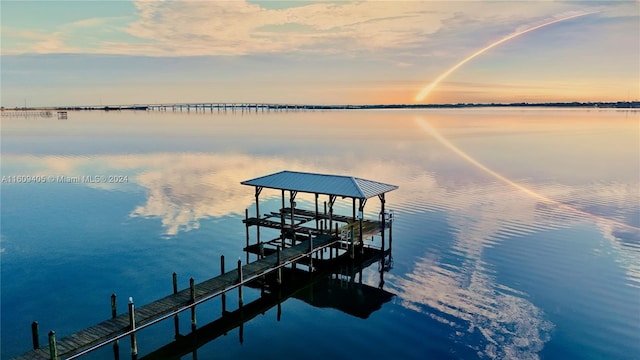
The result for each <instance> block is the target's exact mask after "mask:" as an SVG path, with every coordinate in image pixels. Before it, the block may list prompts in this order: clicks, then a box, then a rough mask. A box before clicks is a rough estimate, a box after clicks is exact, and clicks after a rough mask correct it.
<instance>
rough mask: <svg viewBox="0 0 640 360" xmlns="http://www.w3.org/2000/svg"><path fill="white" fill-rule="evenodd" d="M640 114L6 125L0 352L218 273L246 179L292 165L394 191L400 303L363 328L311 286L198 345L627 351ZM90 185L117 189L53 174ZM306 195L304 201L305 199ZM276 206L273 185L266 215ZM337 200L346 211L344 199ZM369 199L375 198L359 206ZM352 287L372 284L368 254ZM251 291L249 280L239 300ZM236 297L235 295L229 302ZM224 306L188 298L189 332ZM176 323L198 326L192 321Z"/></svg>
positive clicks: (216, 349) (632, 325)
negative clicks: (113, 305)
mask: <svg viewBox="0 0 640 360" xmlns="http://www.w3.org/2000/svg"><path fill="white" fill-rule="evenodd" d="M639 121H640V116H639V114H638V113H637V112H622V111H614V110H598V111H595V110H583V109H562V110H556V109H517V110H512V109H473V110H437V111H435V110H424V111H346V112H341V111H326V112H269V113H261V112H260V113H251V112H239V111H238V112H227V113H218V112H216V111H215V110H214V111H213V112H209V111H207V112H193V111H192V112H190V113H186V112H171V111H169V112H126V111H123V112H109V113H104V112H70V113H69V119H68V120H57V119H53V118H31V117H30V118H24V117H15V116H3V117H2V143H1V146H2V149H1V150H2V159H1V160H2V177H3V183H2V187H1V195H0V200H1V202H0V205H1V231H0V236H1V237H0V249H1V250H0V251H1V252H0V256H1V265H2V267H1V286H2V288H1V322H2V323H1V358H2V359H9V358H12V357H14V356H17V355H19V354H21V353H23V352H25V351H27V350H29V349H30V348H31V334H30V324H31V322H32V321H34V320H37V321H38V322H39V324H40V329H41V339H40V341H41V343H44V342H45V333H46V332H48V331H49V330H55V331H56V336H57V337H59V338H61V337H64V336H65V335H69V334H72V333H74V332H76V331H78V330H81V329H83V328H85V327H88V326H91V325H94V324H97V323H99V322H101V321H103V320H105V319H107V318H108V317H109V316H110V296H111V294H112V293H115V294H117V296H118V307H119V308H118V310H119V312H124V311H126V301H127V299H128V297H129V296H132V297H134V299H135V302H136V304H137V305H138V306H141V305H143V304H146V303H149V302H151V301H154V300H156V299H158V298H161V297H164V296H166V295H168V294H169V293H170V292H171V289H172V286H171V274H172V273H173V272H176V273H177V274H178V279H179V287H180V288H181V289H182V288H186V287H187V286H188V279H189V278H190V277H193V278H194V279H195V280H196V281H197V282H199V281H203V280H205V279H208V278H210V277H213V276H215V275H217V274H218V273H219V269H220V255H225V256H226V258H227V259H231V260H230V261H228V264H231V263H234V262H235V259H236V257H239V258H242V259H243V261H244V259H245V255H244V253H243V252H242V248H243V247H244V244H245V226H244V224H243V223H242V219H243V218H244V212H245V209H248V211H249V213H250V214H253V213H255V204H254V189H253V188H251V187H246V186H243V185H241V184H240V182H241V181H244V180H248V179H251V178H255V177H258V176H262V175H266V174H270V173H274V172H277V171H282V170H296V171H309V172H320V173H329V174H341V175H352V176H356V177H360V178H364V179H371V180H377V181H381V182H385V183H390V184H395V185H398V186H399V189H398V190H396V191H393V192H390V193H388V194H387V203H386V207H387V209H389V208H390V209H393V210H394V214H395V218H396V221H395V222H394V225H393V252H392V254H393V267H392V268H391V269H390V270H389V271H388V272H385V273H384V274H383V277H384V283H382V288H383V289H384V290H385V291H387V292H389V293H391V294H393V297H392V298H391V300H390V301H387V302H384V303H383V304H382V306H381V307H380V308H379V309H377V310H376V311H373V312H372V313H371V314H370V315H369V316H368V317H366V318H365V319H363V318H360V317H357V316H354V315H353V314H350V313H348V312H345V311H344V309H342V306H338V305H336V304H334V305H333V306H328V307H327V306H319V305H318V306H312V305H310V304H309V302H307V301H305V297H304V296H303V294H308V292H309V291H311V290H309V289H307V290H305V291H306V292H301V293H300V294H299V295H298V296H296V297H292V298H289V299H287V300H285V301H284V302H283V303H282V307H281V319H280V321H278V311H277V308H276V307H272V308H270V309H268V310H266V311H265V313H264V314H260V315H258V316H257V317H255V318H253V319H251V320H250V321H248V322H246V323H245V324H244V325H243V329H242V342H240V329H238V328H236V329H232V330H230V331H228V332H227V334H226V335H221V336H220V337H217V338H216V339H215V340H213V341H210V342H208V343H206V344H205V345H203V346H202V347H200V348H198V350H197V356H198V357H199V358H202V359H208V358H213V357H215V358H233V359H236V358H285V357H287V358H305V359H327V358H333V359H348V358H349V359H351V358H371V359H383V358H384V359H389V358H394V359H395V358H402V359H425V358H438V359H470V358H481V359H487V358H489V359H515V358H517V359H536V358H547V359H568V358H571V359H613V358H615V359H637V358H639V354H640V229H639V227H640V209H639V208H640V206H639V204H640V179H639V177H640V175H639V174H640V159H639V154H638V148H639V146H640V140H639V138H638V137H639V131H638V128H639ZM21 176H31V177H40V178H39V179H43V178H44V179H48V181H46V182H43V181H42V180H40V181H36V180H33V178H32V180H29V181H27V182H25V181H24V178H21ZM81 176H98V177H102V176H106V177H109V176H116V177H119V178H120V179H121V182H119V183H73V182H69V181H64V179H73V178H74V177H81ZM18 179H22V180H18ZM122 179H126V181H125V180H122ZM326 200H327V199H324V198H322V199H321V201H326ZM297 201H298V206H299V207H304V208H308V209H313V198H312V197H308V196H305V195H303V194H300V195H299V198H298V199H297ZM279 206H280V193H279V191H271V190H269V189H265V190H264V191H263V193H262V194H261V203H260V211H261V212H268V211H274V210H276V209H277V208H278V207H279ZM336 207H337V211H338V212H342V213H343V214H347V215H350V213H351V202H350V200H349V199H338V200H337V203H336ZM379 210H380V204H379V201H378V199H376V198H373V199H370V200H369V201H368V202H367V205H366V208H365V215H366V216H368V217H373V218H375V217H376V216H377V213H378V212H379ZM263 234H264V235H262V236H266V237H268V236H271V235H273V236H274V237H275V236H277V234H275V233H269V232H268V231H267V230H265V232H264V233H263ZM250 236H251V237H252V238H253V237H254V236H255V234H254V232H253V230H252V232H251V233H250ZM362 283H363V285H364V286H365V287H370V288H375V289H377V288H379V287H380V285H381V279H380V273H379V271H378V264H373V265H372V266H370V267H369V268H367V269H366V270H365V271H364V272H363V274H362ZM331 284H333V285H336V286H338V285H339V284H340V282H339V281H337V282H333V283H331ZM345 286H346V285H345ZM316 290H317V289H316ZM318 291H319V290H318ZM332 291H334V292H335V291H337V290H335V289H334V290H332ZM318 294H320V293H318ZM318 294H316V295H314V296H315V297H318V296H320V295H318ZM335 296H337V295H335ZM259 297H260V292H259V291H258V290H254V289H245V299H244V301H245V304H246V303H249V302H251V301H253V300H256V299H258V298H259ZM237 301H238V298H237V294H236V293H235V292H233V293H230V294H229V296H228V298H227V302H228V307H229V309H230V310H235V309H236V308H237ZM220 309H221V304H220V300H219V299H215V300H212V301H211V302H210V303H207V304H204V305H202V306H200V307H198V326H199V327H203V326H205V325H206V324H207V323H209V322H212V321H214V320H216V319H218V318H219V316H220ZM180 326H181V329H180V330H181V332H182V333H183V334H188V333H189V331H190V319H189V314H188V313H184V314H182V315H181V325H180ZM173 331H174V329H173V322H172V321H171V320H169V321H166V322H164V323H161V324H159V325H157V326H154V327H151V328H148V329H145V330H143V331H142V332H141V333H140V334H139V337H138V343H139V353H140V356H141V357H143V356H145V355H147V354H150V353H152V352H154V351H155V350H156V349H158V348H161V347H163V346H165V345H167V344H169V343H171V342H172V341H173ZM120 353H121V355H122V356H124V358H127V357H128V355H127V354H128V340H126V341H125V340H123V341H122V342H121V349H120ZM85 357H86V358H89V359H112V358H113V350H112V348H111V347H107V348H104V349H101V350H98V351H96V352H94V353H91V354H89V355H87V356H85ZM182 358H184V359H187V358H188V359H192V358H194V354H192V353H188V354H185V355H182Z"/></svg>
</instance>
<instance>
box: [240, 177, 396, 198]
mask: <svg viewBox="0 0 640 360" xmlns="http://www.w3.org/2000/svg"><path fill="white" fill-rule="evenodd" d="M241 184H242V185H250V186H256V187H265V188H270V189H278V190H292V191H299V192H304V193H312V194H323V195H336V196H343V197H351V198H356V199H368V198H370V197H374V196H377V195H380V194H384V193H386V192H389V191H392V190H395V189H397V188H398V187H397V186H396V185H389V184H385V183H381V182H377V181H372V180H365V179H360V178H356V177H353V176H343V175H328V174H316V173H307V172H297V171H281V172H278V173H274V174H271V175H265V176H262V177H258V178H255V179H251V180H246V181H243V182H241Z"/></svg>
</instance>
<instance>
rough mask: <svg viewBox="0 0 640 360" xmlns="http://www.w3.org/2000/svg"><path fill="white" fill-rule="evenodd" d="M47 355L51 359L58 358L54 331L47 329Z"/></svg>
mask: <svg viewBox="0 0 640 360" xmlns="http://www.w3.org/2000/svg"><path fill="white" fill-rule="evenodd" d="M49 356H50V357H51V360H58V345H56V332H55V331H53V330H51V331H49Z"/></svg>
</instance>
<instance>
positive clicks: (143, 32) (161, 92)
mask: <svg viewBox="0 0 640 360" xmlns="http://www.w3.org/2000/svg"><path fill="white" fill-rule="evenodd" d="M221 14H224V16H223V15H221ZM586 15H589V16H586ZM1 16H2V19H1V20H2V32H1V35H2V39H1V40H2V47H1V53H2V69H1V70H0V71H1V76H2V84H1V86H2V95H1V98H0V100H1V105H2V106H4V107H22V106H25V104H26V105H27V106H49V105H100V104H147V103H175V102H264V103H290V104H410V103H414V102H416V101H417V102H425V103H471V102H473V103H491V102H497V103H509V102H570V101H632V100H639V99H640V85H638V81H637V80H638V78H640V66H638V63H640V6H639V3H638V2H635V1H617V2H612V3H609V4H605V3H598V4H594V3H589V2H501V3H495V2H485V1H469V2H463V1H455V2H444V1H442V2H441V1H418V2H416V1H409V2H395V1H394V2H384V1H331V2H328V1H304V2H300V1H284V2H274V1H240V0H238V1H154V2H146V1H100V2H65V1H47V2H41V1H40V2H39V1H3V3H2V14H1ZM525 34H526V36H521V35H525ZM516 38H517V39H516ZM486 44H489V45H486ZM498 45H499V46H498ZM478 49H480V50H478ZM488 50H491V51H488ZM469 54H472V55H469ZM480 55H481V56H480ZM461 59H463V60H462V61H461ZM472 59H473V61H470V60H472ZM463 65H464V66H463ZM425 83H426V84H431V85H428V86H426V87H425ZM435 86H437V88H438V90H437V91H434V92H431V90H432V89H433V88H434V87H435ZM427 95H429V96H428V97H427Z"/></svg>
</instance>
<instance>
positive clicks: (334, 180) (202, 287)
mask: <svg viewBox="0 0 640 360" xmlns="http://www.w3.org/2000/svg"><path fill="white" fill-rule="evenodd" d="M243 184H245V185H251V186H255V190H256V195H255V197H256V214H259V201H258V200H259V195H260V192H261V191H262V190H263V189H264V188H271V189H278V190H281V191H282V203H283V206H282V208H281V209H280V211H279V212H277V213H270V214H267V215H265V216H264V217H261V216H256V217H255V218H249V217H248V215H247V217H246V219H245V220H244V222H245V225H246V229H247V236H246V247H245V251H247V264H246V265H244V266H243V265H242V262H241V260H238V263H237V268H235V269H234V270H231V271H225V265H224V256H222V257H221V263H220V264H221V274H220V275H219V276H216V277H214V278H211V279H209V280H206V281H204V282H201V283H199V284H195V281H194V279H193V278H192V279H190V286H189V288H187V289H184V290H182V291H178V289H177V279H176V276H175V274H174V279H173V294H171V295H168V296H166V297H164V298H162V299H160V300H157V301H154V302H152V303H150V304H147V305H145V306H142V307H140V308H136V307H135V306H134V303H133V299H132V298H129V306H128V310H129V311H128V312H127V313H123V314H120V315H117V311H116V298H115V295H112V298H111V302H112V303H111V307H112V318H111V319H109V320H106V321H103V322H102V323H100V324H97V325H95V326H91V327H89V328H87V329H84V330H82V331H79V332H77V333H75V334H72V335H69V336H66V337H64V338H62V339H59V340H57V339H56V337H55V333H54V332H53V331H51V332H49V334H48V335H49V338H48V345H47V346H44V347H40V346H39V329H38V325H37V322H34V323H33V326H32V337H33V345H34V350H32V351H30V352H28V353H25V354H24V355H22V356H20V357H18V358H17V359H58V358H65V359H74V358H77V357H79V356H82V355H84V354H87V353H89V352H91V351H93V350H96V349H98V348H100V347H103V346H105V345H108V344H111V343H115V344H116V346H117V344H118V343H117V341H118V340H120V339H122V338H125V337H130V339H131V353H132V357H133V358H136V357H137V340H136V333H137V332H138V331H140V330H142V329H144V328H146V327H149V326H152V325H154V324H156V323H158V322H160V321H163V320H166V319H169V318H171V317H174V321H175V322H176V329H177V328H178V325H177V324H178V319H177V315H178V314H179V313H181V312H183V311H187V310H190V312H191V324H192V329H193V330H194V331H195V330H196V329H197V327H196V306H197V305H199V304H202V303H204V302H206V301H209V300H211V299H213V298H215V297H218V296H221V297H222V304H223V313H224V312H226V310H224V309H225V308H226V302H225V301H226V295H225V294H226V293H227V292H228V291H231V290H234V289H238V298H239V300H238V302H239V303H238V305H239V310H240V314H241V317H240V320H241V322H242V320H245V321H246V319H247V318H246V314H248V313H244V312H243V311H244V310H243V308H244V305H243V296H242V288H243V287H244V286H251V284H252V283H254V282H255V281H256V280H260V281H262V282H263V284H264V282H265V281H266V279H271V282H272V283H275V284H276V285H277V286H281V285H282V284H283V278H282V273H283V271H285V272H286V271H289V270H291V271H293V272H295V271H296V264H303V265H306V267H307V269H308V272H311V273H312V274H314V273H315V276H319V275H320V274H326V271H330V270H328V269H331V266H336V265H340V266H344V264H343V262H344V261H348V262H349V267H350V269H351V271H353V269H356V268H357V267H358V265H357V264H356V262H357V261H359V262H360V263H361V265H362V264H365V263H367V262H368V261H371V262H368V263H367V266H368V265H369V264H371V263H372V262H373V261H375V260H370V259H376V258H378V259H379V258H382V260H381V261H382V262H381V263H383V264H385V263H386V260H385V259H386V257H387V255H389V258H390V257H391V255H390V247H391V246H389V249H386V248H385V240H384V239H385V229H388V230H389V231H388V233H389V245H391V241H390V240H391V226H390V225H391V219H390V218H389V217H388V215H387V213H386V212H385V211H384V203H385V200H384V194H385V193H386V192H388V191H391V190H394V189H396V188H397V187H396V186H394V185H388V184H383V183H378V182H374V181H370V180H363V179H358V178H353V177H345V176H332V175H322V174H309V173H296V172H287V171H285V172H281V173H276V174H273V175H269V176H265V177H262V178H257V179H253V180H248V181H245V182H243ZM285 190H288V191H289V194H290V196H289V198H290V207H289V208H285V207H284V194H285ZM298 192H307V193H313V194H315V198H316V209H315V212H310V211H305V210H301V209H296V207H295V201H294V199H295V196H296V194H297V193H298ZM320 194H323V195H328V196H329V210H328V212H327V210H326V204H325V211H324V212H323V213H320V212H319V211H318V196H319V195H320ZM338 196H341V197H343V198H345V197H350V198H352V201H353V214H352V216H351V217H347V216H342V215H337V214H334V213H333V205H334V203H335V201H336V198H337V197H338ZM374 196H377V197H378V198H379V199H380V201H381V211H380V214H381V218H382V220H381V221H375V220H365V219H364V218H363V215H362V214H363V211H364V205H365V203H366V200H367V199H368V198H370V197H374ZM356 201H358V204H359V206H358V216H356ZM292 209H293V210H292ZM247 214H248V213H247ZM274 218H278V219H279V222H278V221H274V220H273V219H274ZM285 218H288V219H289V220H290V221H289V223H288V224H287V221H285ZM334 223H335V228H334V226H333V224H334ZM341 223H342V225H340V224H341ZM251 226H255V227H256V243H255V244H254V245H249V228H250V227H251ZM260 227H269V228H274V229H277V230H279V231H280V236H279V237H278V238H276V239H273V240H270V241H266V242H262V241H261V240H260ZM376 234H380V235H381V246H380V247H379V248H377V249H374V247H372V246H365V245H364V239H366V238H367V237H373V236H374V235H376ZM327 251H328V252H329V254H328V255H327V258H326V259H325V253H326V252H327ZM249 253H254V254H257V256H258V259H257V260H256V261H254V262H251V263H249ZM372 254H374V255H375V256H372ZM365 255H366V256H368V259H369V260H365ZM287 266H290V269H288V268H287ZM381 269H382V271H384V269H385V266H382V267H381ZM381 274H382V272H381ZM306 279H307V280H306V281H307V282H308V276H307V277H306ZM360 280H362V274H361V273H360ZM382 283H383V281H382V275H381V285H382ZM292 285H293V284H292ZM369 292H370V291H369ZM263 293H265V291H263ZM347 296H349V295H347ZM316 298H317V299H320V298H322V297H321V296H318V297H315V296H314V299H316ZM341 303H344V304H348V302H347V301H342V302H341ZM312 304H313V303H312ZM323 304H325V303H323ZM356 304H359V302H357V303H356ZM272 306H273V305H272ZM323 306H331V305H323ZM335 307H336V308H339V306H338V305H335ZM359 311H365V313H366V309H364V308H361V309H360V310H359ZM254 316H255V315H254ZM220 321H221V322H223V323H224V322H225V321H228V319H227V320H224V318H223V319H221V320H220ZM223 327H224V326H223ZM176 335H178V334H177V330H176Z"/></svg>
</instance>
